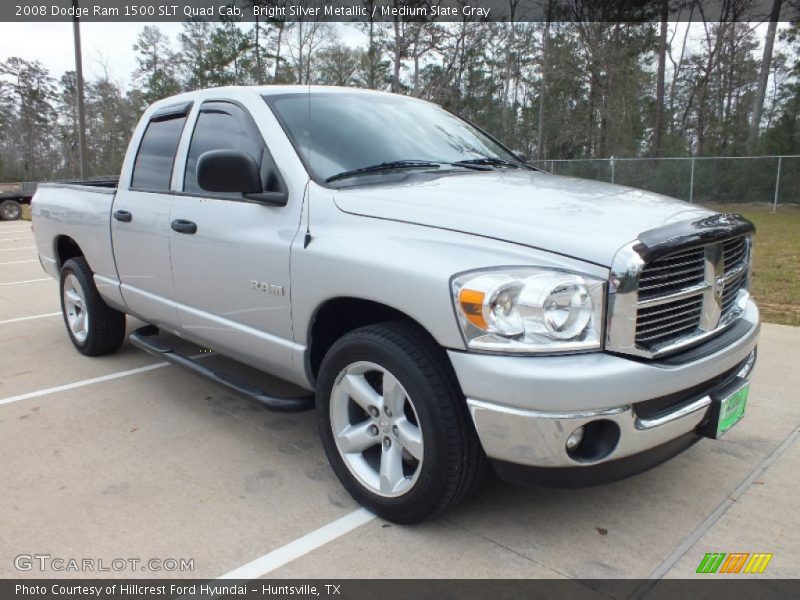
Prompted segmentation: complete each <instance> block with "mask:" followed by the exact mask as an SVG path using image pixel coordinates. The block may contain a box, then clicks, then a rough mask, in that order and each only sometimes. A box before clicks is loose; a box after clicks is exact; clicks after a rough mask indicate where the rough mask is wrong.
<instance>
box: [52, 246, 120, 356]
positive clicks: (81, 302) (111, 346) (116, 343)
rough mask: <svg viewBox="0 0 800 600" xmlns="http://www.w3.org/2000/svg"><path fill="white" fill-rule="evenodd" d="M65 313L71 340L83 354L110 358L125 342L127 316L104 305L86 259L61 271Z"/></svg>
mask: <svg viewBox="0 0 800 600" xmlns="http://www.w3.org/2000/svg"><path fill="white" fill-rule="evenodd" d="M61 312H62V314H63V316H64V323H65V324H66V326H67V333H68V334H69V338H70V339H71V340H72V343H73V345H74V346H75V348H77V349H78V351H79V352H80V353H81V354H85V355H86V356H100V355H102V354H109V353H111V352H114V351H115V350H118V349H119V347H120V346H122V343H123V342H124V341H125V313H121V312H119V311H118V310H114V309H113V308H111V307H110V306H108V304H106V303H105V302H104V301H103V299H102V298H101V297H100V293H99V292H98V291H97V287H96V286H95V284H94V278H93V277H92V270H91V269H90V268H89V263H87V262H86V259H85V258H83V257H78V258H71V259H69V260H68V261H66V262H65V263H64V266H63V267H61Z"/></svg>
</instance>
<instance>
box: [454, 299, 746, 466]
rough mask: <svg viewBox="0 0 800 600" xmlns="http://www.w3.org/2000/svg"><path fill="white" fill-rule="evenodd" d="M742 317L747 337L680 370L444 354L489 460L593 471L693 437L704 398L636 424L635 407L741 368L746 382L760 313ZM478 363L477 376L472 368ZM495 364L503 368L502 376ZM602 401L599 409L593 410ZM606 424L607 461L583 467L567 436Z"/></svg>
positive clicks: (600, 358)
mask: <svg viewBox="0 0 800 600" xmlns="http://www.w3.org/2000/svg"><path fill="white" fill-rule="evenodd" d="M742 318H746V319H747V320H750V321H752V327H751V328H750V329H749V331H748V332H747V333H746V334H745V335H743V336H742V337H741V338H739V339H737V340H736V341H735V342H733V343H732V344H730V345H728V346H727V347H725V348H724V349H722V350H720V351H719V352H717V353H714V354H710V355H708V356H706V357H704V358H702V359H699V360H697V361H694V362H691V363H686V364H682V365H681V364H678V365H674V364H673V365H668V366H665V365H663V364H662V365H659V364H656V363H647V362H644V361H635V360H629V359H625V358H622V357H619V356H614V355H608V354H595V355H574V356H571V357H542V358H527V357H497V356H488V355H483V356H478V355H468V354H463V353H462V354H458V353H454V352H451V353H450V354H451V360H453V365H454V368H455V370H456V374H457V376H458V378H459V381H460V383H461V385H462V389H463V391H464V393H465V395H466V396H467V404H468V406H469V410H470V413H471V415H472V419H473V421H474V423H475V428H476V430H477V432H478V436H479V437H480V440H481V443H482V445H483V448H484V450H485V452H486V454H487V456H489V457H490V458H492V459H495V460H500V461H506V462H510V463H515V464H518V465H525V466H533V467H547V468H558V467H583V466H592V465H597V464H600V463H604V462H609V461H614V460H617V459H622V458H625V457H629V456H633V455H636V454H640V453H642V452H645V451H647V450H650V449H652V448H656V447H658V446H661V445H663V444H666V443H667V442H670V441H671V440H674V439H676V438H679V437H681V436H683V435H685V434H687V433H689V432H692V431H695V430H696V429H697V428H698V426H699V425H701V423H702V422H703V421H704V419H705V417H706V413H707V412H708V408H709V406H710V404H711V402H712V399H711V397H710V395H709V393H710V392H703V393H700V394H696V395H695V396H691V395H690V394H687V397H686V398H684V399H682V401H680V402H677V403H676V406H677V408H675V409H674V410H672V411H669V410H667V411H661V412H658V413H656V416H652V417H650V418H641V417H639V416H638V415H637V413H636V404H638V403H641V402H646V401H648V400H650V399H653V398H658V397H661V396H667V395H671V394H677V393H680V392H681V390H688V389H690V388H696V387H697V386H698V385H702V384H703V383H704V382H710V381H712V380H714V379H715V378H717V377H718V376H720V375H722V374H723V373H726V372H728V371H730V370H731V369H736V368H737V365H741V364H744V365H745V366H744V367H742V368H741V370H740V371H739V372H738V373H734V374H735V375H738V376H743V377H746V376H747V375H748V374H749V369H750V368H752V362H750V364H747V362H748V359H749V358H750V357H754V350H755V346H756V343H757V339H758V331H759V327H758V310H757V309H756V307H755V305H754V304H753V303H752V302H751V303H749V306H748V308H747V310H746V312H745V314H744V315H743V317H742ZM465 357H468V358H467V359H466V360H460V359H464V358H465ZM481 358H483V359H484V361H483V362H484V363H485V365H486V366H485V368H483V369H480V368H479V367H478V365H479V364H480V362H481V360H480V359H481ZM497 359H501V361H500V362H503V363H504V365H505V367H507V368H506V369H502V368H501V365H500V364H499V363H498V362H497ZM570 359H571V360H570ZM525 362H527V365H526V364H525ZM503 371H505V373H503ZM526 373H527V375H528V377H529V378H528V377H525V374H526ZM537 376H541V379H538V380H537ZM487 390H494V394H493V397H487V394H485V392H486V391H487ZM523 393H524V396H523ZM612 394H613V397H616V399H617V402H614V401H613V399H612ZM600 402H602V403H604V404H605V406H602V405H601V406H600V407H598V406H597V404H598V403H600ZM605 421H610V422H611V423H613V424H614V425H611V426H610V427H611V428H612V429H613V428H614V427H618V428H619V435H618V439H617V441H616V442H615V445H614V447H613V449H611V450H610V451H609V452H608V453H607V454H606V455H604V456H603V457H602V458H597V459H592V460H583V459H576V458H575V457H574V456H573V455H571V454H570V453H568V452H567V449H566V441H567V438H568V437H569V436H570V434H571V433H572V432H573V431H575V430H576V429H577V428H578V427H581V426H585V425H587V424H589V423H592V422H605Z"/></svg>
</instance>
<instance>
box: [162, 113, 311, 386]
mask: <svg viewBox="0 0 800 600" xmlns="http://www.w3.org/2000/svg"><path fill="white" fill-rule="evenodd" d="M222 149H235V150H239V151H242V152H246V153H248V154H250V155H251V156H252V157H253V159H254V160H255V161H256V162H257V163H261V161H262V157H263V156H264V152H265V151H266V144H265V142H264V140H263V138H262V136H261V134H260V133H259V131H258V129H257V127H256V125H255V122H254V121H253V119H252V117H251V116H250V114H249V113H248V112H247V110H246V109H244V108H243V107H241V106H239V105H237V104H233V103H228V102H219V101H215V102H205V103H204V104H203V105H202V106H201V107H200V111H199V113H198V116H197V120H196V122H195V126H194V131H193V132H192V137H191V142H190V144H189V148H188V152H187V159H186V169H185V174H184V185H183V193H179V194H177V195H176V196H175V199H174V202H173V206H172V216H171V220H172V222H173V223H175V222H176V221H178V222H181V223H185V222H188V223H190V224H191V226H190V228H189V229H187V230H185V231H180V230H178V231H173V232H172V241H171V246H172V272H173V279H174V284H175V294H176V299H177V301H178V313H179V319H180V323H181V328H182V329H183V331H185V332H186V334H187V335H188V336H190V337H192V338H193V339H195V340H197V341H200V342H202V343H205V344H206V345H208V346H209V347H210V348H212V349H216V350H219V351H220V352H222V353H224V354H227V355H230V356H233V357H235V358H238V359H239V360H241V361H243V362H245V363H248V364H251V365H253V366H256V367H261V368H264V369H266V370H270V371H272V372H275V373H281V372H284V371H285V372H288V371H290V369H291V347H292V322H291V310H290V281H289V252H290V245H291V242H292V240H293V238H294V236H295V235H296V234H297V231H298V229H299V223H300V210H299V207H300V205H301V203H302V198H301V197H300V198H298V197H294V198H293V197H290V198H289V202H288V204H287V206H283V207H277V206H268V205H265V204H261V203H257V202H252V201H247V200H245V199H244V198H243V197H242V196H241V195H220V194H211V193H209V192H205V191H203V190H202V189H201V188H200V187H199V185H198V183H197V174H196V167H197V159H198V158H199V157H200V156H201V155H202V154H203V153H204V152H208V151H210V150H222Z"/></svg>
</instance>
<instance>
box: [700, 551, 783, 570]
mask: <svg viewBox="0 0 800 600" xmlns="http://www.w3.org/2000/svg"><path fill="white" fill-rule="evenodd" d="M772 556H773V555H772V554H771V553H766V552H754V553H752V554H751V553H749V552H731V553H729V554H726V553H725V552H708V553H706V555H705V556H704V557H703V560H701V561H700V564H699V565H698V567H697V571H696V572H697V573H729V574H730V573H763V572H764V570H765V569H766V568H767V565H768V564H769V561H771V560H772Z"/></svg>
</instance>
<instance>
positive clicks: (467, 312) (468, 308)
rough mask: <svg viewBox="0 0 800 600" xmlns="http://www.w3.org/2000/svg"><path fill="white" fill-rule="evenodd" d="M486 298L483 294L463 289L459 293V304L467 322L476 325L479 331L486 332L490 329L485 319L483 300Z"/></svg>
mask: <svg viewBox="0 0 800 600" xmlns="http://www.w3.org/2000/svg"><path fill="white" fill-rule="evenodd" d="M485 296H486V294H484V293H483V292H479V291H477V290H469V289H466V288H462V289H461V291H460V292H458V303H459V304H460V305H461V310H462V311H463V312H464V316H465V317H467V321H469V322H470V323H472V324H473V325H475V327H477V328H478V329H482V330H483V331H486V330H488V329H489V325H488V323H486V319H484V318H483V299H484V297H485Z"/></svg>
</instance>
